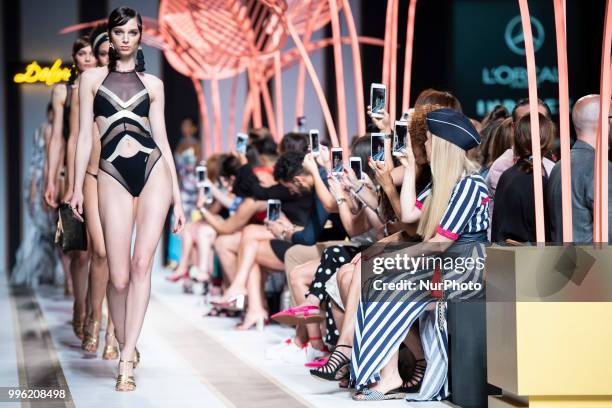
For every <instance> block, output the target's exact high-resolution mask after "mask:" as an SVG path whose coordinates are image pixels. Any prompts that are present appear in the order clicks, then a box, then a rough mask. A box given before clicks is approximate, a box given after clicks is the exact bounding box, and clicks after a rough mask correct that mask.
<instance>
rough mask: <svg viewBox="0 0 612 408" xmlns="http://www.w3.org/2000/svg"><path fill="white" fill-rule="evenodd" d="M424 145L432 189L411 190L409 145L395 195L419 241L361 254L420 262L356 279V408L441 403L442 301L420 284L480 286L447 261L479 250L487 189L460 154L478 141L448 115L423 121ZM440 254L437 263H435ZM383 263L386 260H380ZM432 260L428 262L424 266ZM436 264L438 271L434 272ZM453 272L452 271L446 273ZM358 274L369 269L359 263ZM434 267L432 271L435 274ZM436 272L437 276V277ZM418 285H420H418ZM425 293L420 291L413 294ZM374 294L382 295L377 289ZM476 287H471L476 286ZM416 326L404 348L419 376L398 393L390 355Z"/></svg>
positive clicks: (475, 269) (455, 115) (453, 294)
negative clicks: (415, 338)
mask: <svg viewBox="0 0 612 408" xmlns="http://www.w3.org/2000/svg"><path fill="white" fill-rule="evenodd" d="M427 127H428V133H427V136H428V139H427V141H426V143H425V149H426V153H427V157H428V159H429V160H430V165H431V171H432V183H430V185H428V186H427V187H426V188H425V189H424V190H423V191H422V192H421V193H420V194H419V195H418V196H417V194H416V191H415V159H414V154H413V153H412V148H411V144H410V143H407V149H406V150H405V151H404V154H403V156H402V157H401V162H402V165H403V166H404V182H403V185H402V191H401V221H402V222H405V223H413V222H417V221H418V223H419V224H418V234H419V235H420V236H421V238H422V240H423V242H422V243H420V244H417V245H414V246H411V247H407V248H404V249H400V250H399V251H396V252H391V253H388V254H377V253H368V251H366V252H365V253H364V254H363V259H364V260H365V259H370V261H369V262H374V263H375V264H376V258H380V257H382V256H384V257H385V258H393V259H395V258H396V256H398V255H399V256H401V257H402V258H404V259H406V258H405V257H412V258H417V259H419V258H420V260H421V262H420V264H419V265H418V266H416V267H409V268H408V269H406V265H414V264H415V263H412V262H409V263H401V265H399V264H398V265H396V266H394V267H392V268H391V269H388V270H385V271H383V273H382V274H379V275H373V276H363V277H362V282H364V288H363V292H362V295H361V300H360V304H359V308H358V311H357V327H356V330H355V337H354V342H353V355H352V359H351V377H352V379H353V380H354V381H355V385H356V389H357V390H358V392H357V393H356V394H355V395H354V396H353V398H354V399H356V400H360V401H379V400H387V399H398V398H404V397H406V395H407V394H410V395H409V397H408V398H407V399H410V400H417V401H423V400H432V399H443V398H446V397H447V395H448V386H447V371H448V349H447V348H448V345H447V344H448V343H447V331H446V302H445V301H440V300H439V298H438V297H437V296H435V292H434V290H433V288H431V287H428V286H427V285H428V284H429V283H431V282H432V280H433V281H434V282H438V281H439V275H438V273H440V274H441V275H442V276H443V278H444V281H445V282H449V281H453V282H461V283H464V284H465V283H472V286H474V284H475V283H480V282H481V281H482V270H481V269H480V268H479V264H478V263H477V262H476V261H477V259H476V260H474V262H472V264H473V266H471V267H469V268H468V267H464V268H460V267H459V266H458V265H459V264H458V263H450V264H449V262H447V259H449V258H450V259H452V260H458V259H459V258H464V260H465V259H466V258H475V257H478V258H484V248H483V244H484V243H485V242H486V241H487V235H486V233H487V228H488V226H489V216H488V202H489V196H488V191H487V186H486V184H485V182H484V180H483V179H482V177H481V176H480V175H479V174H478V171H479V165H478V164H477V163H476V162H474V161H472V160H471V159H470V158H469V157H468V155H467V151H468V150H470V149H472V148H475V147H477V146H478V145H479V144H480V136H479V134H478V132H477V131H476V129H475V128H474V126H473V125H472V123H471V122H470V120H469V119H468V118H467V117H465V116H464V115H463V114H461V113H459V112H457V111H454V110H451V109H439V110H435V111H433V112H429V113H428V114H427ZM440 252H443V253H444V254H443V258H442V259H443V260H444V262H443V263H441V262H439V260H440V259H438V258H435V257H434V255H435V254H436V253H440ZM384 261H387V259H384ZM431 261H433V262H431ZM383 264H385V265H388V262H383ZM440 265H441V266H440ZM455 265H456V266H457V267H454V266H455ZM364 266H366V267H365V268H363V270H362V273H364V274H367V273H368V271H370V270H372V268H371V267H369V266H371V264H368V263H364ZM436 266H438V269H436ZM438 271H439V272H438ZM397 282H401V283H402V284H404V285H405V286H404V287H405V288H406V289H405V290H384V285H385V284H388V283H397ZM421 285H422V286H421ZM420 287H421V288H423V287H425V289H424V290H419V288H420ZM381 288H383V289H382V290H381ZM476 288H477V286H476ZM480 295H481V293H480V292H479V291H478V290H472V291H461V290H457V288H456V287H454V286H453V288H452V289H451V290H447V291H446V293H445V298H446V300H457V299H462V300H463V299H468V298H476V297H478V296H480ZM417 319H419V331H420V334H421V339H422V341H423V342H425V344H424V345H423V347H422V346H421V345H420V344H417V345H416V346H415V345H414V344H413V343H414V342H413V343H411V344H410V348H411V351H412V352H413V354H414V355H415V357H416V358H417V364H416V368H415V371H419V372H420V373H422V376H421V377H420V380H421V381H420V382H419V383H418V384H417V385H412V386H410V387H406V386H405V385H404V383H403V381H402V378H401V376H400V374H399V371H398V351H399V347H400V344H401V343H402V341H404V340H405V339H406V337H407V334H408V331H409V330H410V328H411V326H412V325H413V323H415V322H416V321H417Z"/></svg>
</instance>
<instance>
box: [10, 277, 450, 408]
mask: <svg viewBox="0 0 612 408" xmlns="http://www.w3.org/2000/svg"><path fill="white" fill-rule="evenodd" d="M165 273H166V272H165V271H163V270H158V271H156V272H155V273H153V286H152V297H151V302H150V304H149V309H148V312H147V316H146V319H145V323H144V327H143V331H142V334H141V336H140V341H139V343H138V348H139V350H140V352H141V354H142V361H141V364H140V365H139V366H138V368H137V369H136V382H137V389H136V391H134V392H131V393H119V392H115V391H114V383H115V376H116V371H117V361H116V360H115V361H105V360H102V359H101V358H100V356H101V351H102V347H100V350H99V351H98V355H97V356H95V355H93V354H89V353H86V352H84V351H83V350H81V348H80V342H79V341H78V339H76V337H75V336H74V334H73V333H72V328H71V325H70V319H71V317H72V311H71V310H72V302H71V300H69V299H67V298H65V297H64V296H63V291H62V289H60V288H53V287H49V286H41V287H39V288H38V289H36V290H24V289H15V288H10V287H8V286H7V283H6V278H5V277H4V276H2V277H1V278H0V316H2V317H3V318H2V322H3V323H2V330H0V387H19V386H21V387H22V388H28V387H30V388H41V387H46V388H52V389H63V390H66V391H67V394H68V398H66V399H65V400H63V401H55V402H51V401H44V402H29V403H22V406H24V407H27V406H31V407H44V408H47V407H104V408H114V407H139V408H140V407H143V408H144V407H198V408H201V407H206V408H209V407H210V408H213V407H249V408H258V407H266V408H267V407H282V408H289V407H334V408H344V407H358V406H366V407H372V406H380V405H381V404H382V405H383V406H384V407H385V408H387V407H388V408H393V407H419V408H429V407H448V405H446V404H444V403H438V402H427V403H408V402H406V401H388V402H385V403H364V402H355V401H352V400H351V398H350V394H349V393H348V392H346V391H344V390H340V389H338V387H337V384H336V383H328V382H324V381H318V380H316V379H314V378H312V377H311V376H310V375H309V374H308V371H307V368H306V367H304V366H300V365H291V364H287V363H284V362H282V361H272V360H267V359H266V358H265V356H264V351H265V350H266V348H267V347H269V346H272V345H274V344H277V343H279V342H280V341H281V340H282V339H284V338H286V337H288V336H290V335H291V332H292V331H291V330H290V329H287V328H282V327H280V326H278V325H271V326H268V327H266V329H265V330H264V331H263V332H257V331H248V332H236V331H234V330H233V326H234V325H235V324H236V322H237V319H229V318H214V317H203V314H204V313H205V312H206V308H207V306H206V305H205V304H204V302H203V300H202V297H201V296H195V295H185V294H183V293H182V290H181V287H180V284H171V283H169V282H166V281H165V280H164V279H163V277H164V275H165ZM0 389H1V388H0ZM2 400H3V399H2V398H1V396H0V401H2ZM4 401H6V399H4ZM16 406H18V405H17V404H16V403H14V402H0V407H16Z"/></svg>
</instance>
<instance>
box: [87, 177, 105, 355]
mask: <svg viewBox="0 0 612 408" xmlns="http://www.w3.org/2000/svg"><path fill="white" fill-rule="evenodd" d="M83 194H84V211H85V221H86V223H87V231H88V232H89V237H90V241H89V242H90V244H91V249H92V255H91V263H90V265H89V272H90V273H89V300H90V302H89V303H90V315H89V320H90V327H89V328H88V333H89V336H90V339H89V341H88V345H87V347H89V348H86V349H87V350H89V351H95V350H96V349H97V343H98V334H99V330H100V327H101V324H102V303H103V302H104V297H105V296H106V287H107V286H108V262H107V260H106V246H105V244H104V234H103V232H102V223H101V221H100V211H99V210H98V181H97V179H96V178H94V177H93V176H91V175H89V174H88V175H86V176H85V181H84V183H83ZM85 346H86V345H85V344H84V347H85Z"/></svg>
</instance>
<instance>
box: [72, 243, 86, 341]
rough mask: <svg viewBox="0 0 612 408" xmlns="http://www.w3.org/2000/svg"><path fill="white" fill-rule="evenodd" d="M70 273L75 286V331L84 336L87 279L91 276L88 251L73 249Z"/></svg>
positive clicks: (81, 336)
mask: <svg viewBox="0 0 612 408" xmlns="http://www.w3.org/2000/svg"><path fill="white" fill-rule="evenodd" d="M70 258H71V260H70V274H71V275H72V284H73V288H74V310H73V327H74V333H75V334H76V335H77V337H79V338H80V339H82V338H83V333H84V325H85V318H86V316H87V286H88V285H87V283H88V282H87V281H88V278H89V271H88V261H89V252H88V251H72V252H71V253H70Z"/></svg>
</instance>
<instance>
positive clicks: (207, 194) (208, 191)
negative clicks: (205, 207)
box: [204, 185, 213, 204]
mask: <svg viewBox="0 0 612 408" xmlns="http://www.w3.org/2000/svg"><path fill="white" fill-rule="evenodd" d="M204 197H206V204H211V203H212V202H213V195H212V190H211V189H210V186H209V185H205V186H204Z"/></svg>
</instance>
